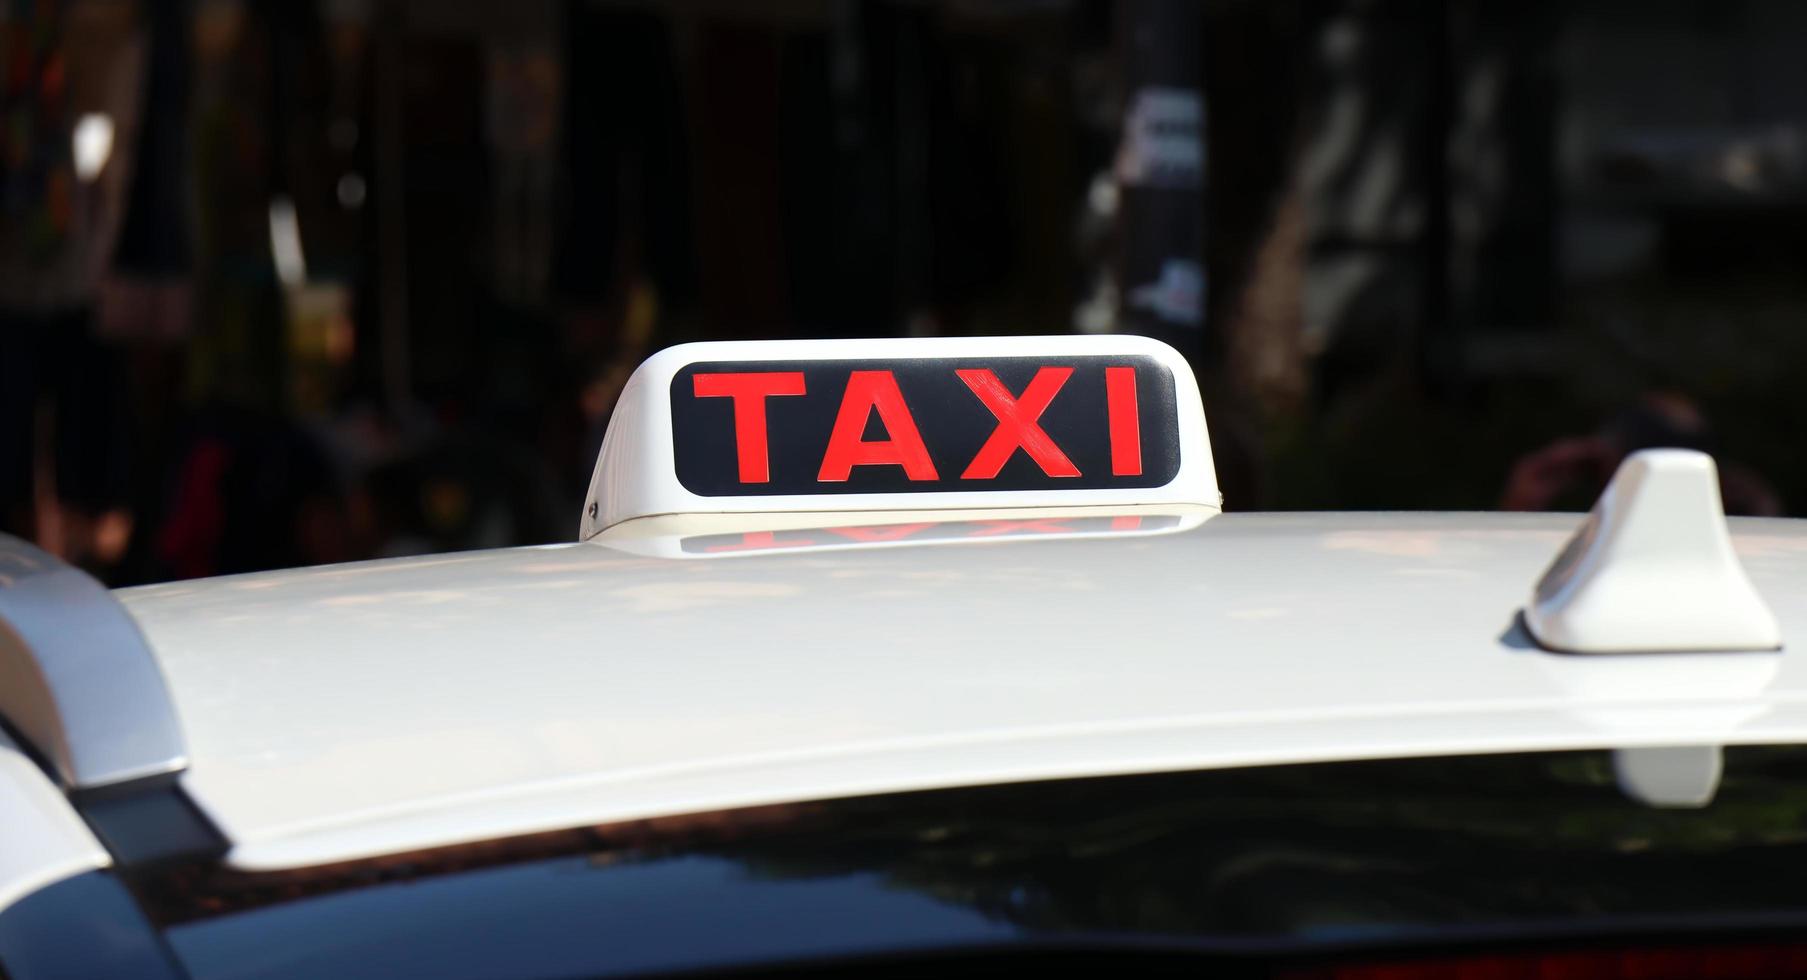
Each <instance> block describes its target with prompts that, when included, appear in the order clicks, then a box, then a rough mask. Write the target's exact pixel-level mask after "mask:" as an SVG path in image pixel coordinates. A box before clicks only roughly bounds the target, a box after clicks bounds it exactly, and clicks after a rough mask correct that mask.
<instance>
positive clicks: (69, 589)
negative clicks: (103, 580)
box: [0, 535, 188, 791]
mask: <svg viewBox="0 0 1807 980" xmlns="http://www.w3.org/2000/svg"><path fill="white" fill-rule="evenodd" d="M0 719H4V720H5V721H6V723H7V724H8V725H9V726H10V727H11V728H12V729H13V731H14V732H15V733H17V734H18V735H19V736H21V737H23V738H24V740H25V741H26V742H27V743H28V745H29V747H30V748H31V750H32V751H34V752H35V753H36V754H37V755H38V756H39V758H40V759H41V760H42V761H43V762H44V763H46V764H47V766H48V768H49V770H50V774H51V776H52V777H53V778H54V779H55V780H56V781H57V783H58V784H60V785H61V786H62V787H63V789H64V790H65V791H77V790H96V789H102V788H106V787H118V786H120V785H121V784H125V783H131V782H135V781H138V780H143V779H155V778H157V777H167V776H169V775H170V774H172V773H177V772H180V771H182V770H183V769H186V768H187V767H188V749H187V747H186V745H185V744H184V742H183V740H182V729H181V726H180V725H179V724H178V723H177V720H176V708H175V703H174V702H173V701H172V700H171V699H170V694H169V688H168V686H167V685H166V684H165V683H164V680H163V673H162V671H161V670H160V669H159V668H158V666H157V660H156V657H155V655H153V654H152V652H151V648H150V646H149V645H148V644H147V643H146V642H145V640H144V636H143V635H142V634H141V633H140V632H139V631H138V625H137V624H136V623H135V622H134V621H133V620H132V617H131V614H130V613H128V612H126V609H125V607H124V606H123V605H121V604H120V603H119V601H118V600H117V599H115V598H113V594H112V593H111V592H109V591H107V589H106V588H105V587H104V586H102V585H101V584H100V583H99V582H97V581H95V580H94V579H93V578H91V577H89V576H88V575H87V574H86V573H84V572H82V571H81V570H80V569H78V568H75V567H73V566H71V565H68V564H66V563H64V562H63V561H61V560H59V559H57V558H55V557H53V556H51V555H49V554H46V553H45V552H43V551H41V550H39V549H37V548H35V547H33V546H32V545H30V544H27V543H25V542H24V541H21V540H19V539H17V538H13V537H9V536H6V535H0Z"/></svg>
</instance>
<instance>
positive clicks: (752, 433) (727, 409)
mask: <svg viewBox="0 0 1807 980" xmlns="http://www.w3.org/2000/svg"><path fill="white" fill-rule="evenodd" d="M671 425H672V444H673V452H674V462H675V464H676V471H677V477H678V482H679V483H681V484H682V485H683V486H684V488H685V489H686V490H689V491H690V492H691V493H694V494H697V495H699V496H704V497H745V496H759V495H783V494H838V493H912V492H924V491H975V490H999V491H1017V490H1093V489H1110V488H1140V487H1159V486H1164V485H1166V484H1167V483H1169V482H1171V481H1172V480H1173V479H1174V477H1175V475H1176V474H1178V472H1179V469H1180V436H1179V429H1178V415H1177V409H1176V406H1175V396H1174V382H1173V374H1172V372H1171V371H1170V370H1169V369H1168V367H1167V366H1166V365H1164V364H1162V363H1160V362H1159V361H1158V360H1156V359H1155V358H1153V357H1149V356H1146V355H1140V354H1126V355H1082V356H1068V357H975V358H959V357H956V358H947V359H914V360H908V361H898V360H886V361H878V360H809V361H751V362H729V361H716V362H703V363H693V364H688V365H685V366H684V367H683V368H681V369H680V370H678V371H677V372H676V374H675V375H673V377H672V381H671Z"/></svg>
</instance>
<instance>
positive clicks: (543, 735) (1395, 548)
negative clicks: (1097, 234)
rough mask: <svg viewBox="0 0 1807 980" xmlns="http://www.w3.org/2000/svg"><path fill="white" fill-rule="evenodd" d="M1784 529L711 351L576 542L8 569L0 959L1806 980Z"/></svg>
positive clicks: (1116, 400)
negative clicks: (87, 570)
mask: <svg viewBox="0 0 1807 980" xmlns="http://www.w3.org/2000/svg"><path fill="white" fill-rule="evenodd" d="M1804 595H1807V524H1803V523H1801V522H1799V521H1789V520H1734V521H1730V522H1728V521H1727V520H1726V518H1725V517H1724V515H1723V513H1722V509H1721V507H1720V502H1719V492H1718V487H1717V484H1716V481H1715V478H1714V470H1713V464H1712V461H1711V460H1710V459H1709V458H1707V457H1705V456H1702V455H1700V454H1698V453H1692V452H1685V451H1679V450H1667V451H1665V450H1658V451H1650V452H1645V453H1641V454H1639V455H1636V456H1633V457H1632V458H1630V459H1629V460H1628V461H1627V462H1626V463H1625V464H1624V466H1623V467H1622V469H1621V470H1620V472H1619V474H1618V475H1617V476H1616V477H1615V478H1614V480H1613V482H1612V484H1611V486H1609V487H1608V489H1607V491H1606V493H1605V495H1604V496H1603V497H1602V498H1601V500H1600V502H1599V504H1598V506H1597V507H1596V508H1595V509H1594V511H1593V512H1592V513H1591V514H1590V515H1587V516H1586V517H1582V516H1579V515H1508V514H1441V513H1439V514H1237V513H1228V514H1226V513H1222V501H1221V499H1220V497H1219V493H1218V488H1217V482H1216V478H1215V473H1214V468H1213V465H1212V459H1211V447H1210V441H1209V438H1208V435H1207V429H1206V418H1205V413H1204V409H1203V407H1202V405H1201V402H1200V399H1199V395H1198V389H1197V385H1196V383H1195V382H1194V380H1193V377H1192V375H1191V373H1190V371H1189V370H1188V368H1187V366H1186V363H1185V361H1184V360H1183V359H1182V358H1180V357H1179V356H1178V355H1177V354H1176V353H1175V352H1173V351H1172V350H1171V349H1170V348H1167V347H1165V346H1163V345H1160V344H1158V343H1156V342H1153V341H1147V340H1142V339H1138V338H1127V337H1045V338H999V339H988V338H971V339H960V340H947V339H936V340H909V341H905V340H873V341H809V342H767V343H710V344H694V345H685V346H680V347H675V348H671V349H669V350H666V351H663V352H661V353H659V354H656V355H654V356H653V357H652V358H651V359H649V360H648V361H647V362H646V363H645V364H644V365H642V367H641V368H640V369H639V371H638V372H637V373H636V374H635V375H634V377H633V378H632V379H631V381H630V382H629V384H628V386H627V389H626V391H625V393H624V394H623V396H622V400H621V404H620V407H619V408H618V409H617V412H616V415H615V417H614V419H613V421H612V423H611V426H610V429H609V432H608V435H607V438H606V440H605V443H604V446H603V450H602V453H601V456H600V458H599V460H598V462H597V466H596V470H595V476H594V479H593V483H592V486H591V489H590V494H589V499H588V501H587V504H586V507H585V510H584V513H583V515H582V518H581V527H580V533H579V540H578V541H576V542H573V543H569V544H561V545H555V546H545V547H531V548H515V549H505V550H499V551H490V552H477V553H465V554H449V555H440V556H433V557H425V558H408V559H397V560H384V561H375V562H365V563H358V564H350V565H341V566H330V567H322V568H308V569H299V570H292V571H280V572H270V573H262V574H254V575H243V576H234V577H228V578H220V579H214V580H207V581H194V582H178V583H170V584H165V585H156V586H149V587H141V588H133V589H125V590H121V591H117V592H108V591H107V590H105V589H103V588H101V587H100V586H99V585H98V584H97V583H95V582H94V581H92V580H91V579H88V578H87V577H86V576H84V575H83V574H82V573H80V572H79V571H77V570H75V569H72V568H69V567H66V566H63V565H61V564H59V563H58V562H56V561H55V560H54V559H52V558H50V557H49V556H47V555H45V554H43V553H41V552H39V551H37V550H35V549H33V548H31V547H30V546H29V545H26V544H24V543H22V542H18V541H7V542H5V544H4V545H3V546H0V718H3V719H4V726H5V727H4V732H0V973H3V974H4V976H6V977H9V978H12V980H34V978H38V977H62V976H78V977H95V976H100V977H104V976H134V977H135V976H145V977H197V978H215V977H347V976H433V977H503V976H506V977H516V976H522V977H567V976H632V975H653V974H672V973H683V974H687V975H735V976H751V975H790V974H797V973H803V974H808V975H818V976H828V975H839V974H850V975H861V976H868V975H879V976H896V975H921V974H934V975H990V974H996V973H1017V972H1020V971H1023V970H1035V971H1040V972H1049V971H1052V972H1069V971H1070V972H1078V971H1081V970H1083V971H1086V972H1091V973H1105V974H1109V975H1118V974H1132V973H1150V974H1166V973H1175V974H1186V975H1198V974H1201V973H1202V974H1205V975H1218V974H1221V975H1228V976H1252V977H1297V978H1303V977H1339V978H1351V980H1353V978H1435V977H1464V978H1468V977H1476V978H1478V977H1591V976H1606V977H1640V978H1682V977H1688V978H1693V977H1719V978H1727V977H1768V976H1792V975H1807V933H1804V932H1803V931H1802V930H1803V927H1804V926H1807V898H1803V895H1802V889H1801V887H1800V882H1801V881H1803V880H1807V875H1804V874H1803V872H1807V751H1804V750H1803V745H1807V667H1803V666H1802V665H1801V664H1799V663H1797V662H1796V661H1795V660H1794V658H1792V657H1791V656H1790V655H1789V654H1788V652H1787V647H1786V645H1785V642H1784V641H1785V638H1786V637H1788V636H1797V637H1798V636H1802V635H1807V600H1804V599H1803V596H1804Z"/></svg>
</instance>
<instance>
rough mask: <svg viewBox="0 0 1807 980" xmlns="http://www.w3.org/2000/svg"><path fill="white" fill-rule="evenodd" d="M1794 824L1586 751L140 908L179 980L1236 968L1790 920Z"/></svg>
mask: <svg viewBox="0 0 1807 980" xmlns="http://www.w3.org/2000/svg"><path fill="white" fill-rule="evenodd" d="M1804 816H1807V752H1803V751H1802V750H1799V749H1793V748H1786V749H1782V748H1742V749H1729V750H1727V753H1726V772H1725V777H1724V780H1723V782H1722V784H1721V786H1720V789H1719V792H1718V795H1717V797H1716V799H1715V800H1714V802H1713V803H1712V804H1711V805H1710V806H1707V807H1704V808H1700V809H1654V808H1651V807H1648V806H1645V805H1642V804H1639V803H1636V802H1633V801H1631V800H1629V799H1628V798H1627V797H1626V796H1624V795H1623V794H1622V793H1621V792H1620V790H1619V789H1618V787H1617V785H1616V783H1615V780H1614V777H1613V770H1612V759H1611V755H1610V753H1605V752H1583V753H1556V754H1535V755H1511V756H1483V757H1464V758H1442V759H1421V760H1390V761H1375V762H1359V763H1334V764H1318V765H1300V766H1283V767H1268V768H1256V769H1242V770H1229V771H1218V772H1201V773H1184V774H1166V775H1151V776H1137V777H1123V778H1111V779H1088V780H1075V781H1066V782H1050V783H1035V784H1023V785H1013V786H994V787H982V788H974V789H962V790H946V791H936V792H925V793H914V794H907V795H895V796H885V797H871V798H863V799H854V800H842V801H833V802H829V803H820V804H805V805H800V806H795V807H768V808H762V809H760V810H757V811H746V812H745V818H744V819H742V818H741V817H739V816H737V815H736V814H733V813H728V814H712V815H708V816H706V817H701V818H679V819H676V820H673V821H668V822H659V823H655V824H650V825H635V826H634V827H632V828H597V829H595V830H592V831H586V832H584V833H577V834H571V835H566V836H563V837H560V836H556V835H555V836H553V837H549V838H546V839H543V840H540V841H539V842H537V843H535V844H534V845H533V849H534V851H535V852H534V853H533V855H532V856H531V857H530V858H527V859H518V858H515V857H511V856H510V855H509V852H508V850H507V848H506V847H498V846H494V845H488V846H487V847H488V849H487V850H484V851H483V852H482V855H481V856H480V857H479V858H478V859H475V860H473V859H471V858H470V857H469V855H465V856H462V857H460V856H455V855H453V852H447V854H446V855H432V854H428V855H420V856H418V857H416V858H411V859H409V860H408V861H405V862H395V861H390V862H387V863H376V864H373V865H371V866H368V867H365V868H362V869H359V868H351V869H338V870H335V871H333V872H330V873H324V874H321V875H317V876H312V877H310V876H309V875H306V874H303V875H299V876H296V875H288V876H277V877H276V878H272V877H270V876H264V877H263V878H261V879H260V878H259V877H258V876H237V877H232V876H222V875H219V874H214V875H211V876H209V875H205V874H202V875H198V876H197V875H194V874H192V873H190V874H189V875H188V876H187V877H180V878H179V879H172V880H171V881H170V882H166V883H165V885H164V890H163V891H162V892H158V891H157V890H156V889H152V891H151V893H152V894H153V895H157V896H160V897H159V898H158V899H157V900H158V902H159V903H160V904H161V914H163V916H164V917H165V919H166V920H167V921H169V922H170V923H172V924H171V926H170V928H169V931H168V934H169V937H170V939H171V941H172V943H173V945H174V947H175V949H176V950H177V952H178V954H179V955H180V957H181V958H182V959H183V960H184V961H185V962H186V963H187V965H188V966H189V967H190V968H191V969H192V970H193V971H194V972H195V973H196V974H197V975H198V976H202V977H211V976H300V975H327V974H331V975H361V974H391V973H395V972H398V971H401V970H404V969H408V970H415V971H420V970H425V971H428V972H430V973H432V974H433V975H440V976H500V975H511V976H515V975H526V976H560V975H584V974H609V973H631V972H636V971H644V970H655V969H674V968H699V967H720V966H736V965H741V966H744V965H748V964H758V963H771V962H780V961H786V960H792V959H797V958H807V957H813V956H824V955H859V954H866V953H880V952H898V951H908V950H922V949H930V948H937V947H948V946H965V947H984V946H993V945H1005V946H1008V945H1012V944H1036V943H1047V942H1051V941H1052V942H1064V941H1079V940H1083V941H1085V942H1113V943H1114V942H1127V943H1132V944H1171V943H1181V944H1195V945H1196V946H1197V948H1198V949H1200V950H1202V951H1207V952H1210V951H1216V952H1220V953H1231V954H1236V955H1239V956H1245V957H1246V956H1249V955H1257V954H1261V955H1265V954H1268V953H1274V954H1276V955H1278V954H1290V953H1304V952H1309V951H1320V950H1324V949H1332V948H1340V947H1346V946H1349V945H1351V944H1381V945H1383V946H1386V945H1398V946H1401V947H1406V946H1410V945H1412V944H1422V943H1424V942H1427V941H1431V942H1443V941H1449V940H1452V939H1461V938H1464V937H1491V938H1494V939H1500V938H1513V937H1520V938H1522V937H1528V936H1547V935H1550V934H1564V935H1577V934H1581V935H1586V934H1590V933H1608V932H1619V931H1623V930H1635V929H1638V928H1650V927H1657V928H1661V929H1663V930H1666V931H1673V930H1678V929H1680V930H1685V929H1688V928H1705V929H1719V928H1732V927H1742V926H1751V925H1765V924H1767V925H1772V926H1773V925H1777V924H1784V923H1790V922H1794V921H1796V920H1795V917H1796V916H1797V915H1798V914H1800V913H1802V912H1803V911H1807V899H1804V898H1803V897H1802V892H1801V889H1800V886H1799V882H1800V881H1802V880H1807V846H1804V845H1803V841H1804V840H1807V819H1804ZM649 828H653V829H652V830H650V831H649ZM547 841H551V842H552V843H551V844H548V843H547ZM561 842H562V843H561ZM273 882H277V883H278V884H273ZM1803 918H1804V919H1807V917H1803Z"/></svg>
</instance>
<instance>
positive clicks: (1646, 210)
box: [0, 0, 1807, 584]
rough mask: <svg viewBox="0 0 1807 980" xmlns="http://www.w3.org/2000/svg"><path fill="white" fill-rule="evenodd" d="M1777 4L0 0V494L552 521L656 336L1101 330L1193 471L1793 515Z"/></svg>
mask: <svg viewBox="0 0 1807 980" xmlns="http://www.w3.org/2000/svg"><path fill="white" fill-rule="evenodd" d="M1804 51H1807V4H1804V3H1798V2H1794V0H1635V2H1634V0H1574V2H1564V3H1558V2H1554V0H1447V2H1439V0H1204V2H1200V3H1191V2H1185V0H1131V2H1125V3H1120V4H1112V3H1103V2H1087V0H942V2H926V0H924V2H899V0H783V2H770V3H757V4H755V3H740V2H733V0H672V2H664V3H657V2H602V0H509V2H478V0H314V2H291V3H278V2H257V0H157V2H148V0H146V2H128V0H85V2H84V0H61V2H50V0H0V528H3V529H4V530H7V531H10V532H12V533H17V534H22V535H24V536H26V537H29V538H32V539H34V540H37V541H38V542H39V543H40V544H42V545H43V546H45V547H47V548H50V549H51V550H54V551H56V552H59V553H61V554H63V555H65V556H68V557H69V558H71V559H72V560H76V561H79V562H81V563H83V564H84V565H86V566H87V567H89V568H91V569H92V570H94V571H95V572H97V573H98V574H100V575H101V576H102V577H103V578H105V579H106V580H108V581H109V582H112V583H114V584H130V583H135V582H145V581H156V580H161V579H168V578H179V577H188V576H197V575H206V574H217V573H226V572H236V571H247V570H253V569H260V568H271V567H281V566H287V565H295V564H305V563H316V562H326V561H338V560H347V559H354V558H363V557H372V556H380V555H398V554H409V553H418V552H424V551H437V550H447V549H457V548H470V547H484V546H494V545H506V544H517V543H534V542H546V541H557V540H569V539H571V538H572V537H573V536H574V534H575V529H576V526H577V523H578V510H579V506H580V503H581V499H582V494H583V491H584V488H585V487H586V485H587V481H588V474H589V468H590V466H591V465H592V463H593V461H594V459H595V453H596V450H597V447H598V445H599V443H600V440H601V434H602V431H603V429H604V427H605V426H606V424H607V421H608V416H609V412H610V410H611V408H612V405H613V402H614V398H615V395H616V393H617V391H618V390H619V388H620V386H621V384H622V382H623V381H624V380H625V379H626V376H627V374H628V373H629V372H630V371H631V370H632V369H633V367H634V366H635V365H636V364H637V363H638V362H639V361H640V360H641V359H642V358H643V357H645V356H646V355H647V354H648V353H650V352H652V351H653V350H656V349H657V348H659V347H661V346H664V345H667V344H671V343H676V342H680V341H685V340H696V339H709V338H740V339H750V338H768V337H771V338H777V337H836V336H892V335H964V334H1013V333H1049V332H1068V331H1087V332H1113V331H1119V332H1134V333H1146V334H1151V335H1153V336H1157V337H1160V338H1161V339H1163V340H1166V341H1168V342H1170V343H1172V344H1174V345H1176V346H1177V347H1179V348H1180V349H1181V350H1182V351H1184V352H1185V353H1186V355H1187V356H1188V357H1190V358H1191V359H1192V360H1193V362H1194V365H1195V367H1196V369H1197V371H1198V374H1199V377H1200V379H1201V383H1202V384H1203V386H1204V389H1205V396H1206V407H1207V411H1208V413H1209V415H1210V422H1211V426H1212V437H1213V441H1214V444H1215V446H1216V449H1217V455H1218V466H1219V469H1220V471H1221V479H1222V482H1223V484H1224V489H1225V492H1226V495H1227V506H1228V508H1229V509H1232V510H1254V509H1289V508H1311V509H1329V508H1354V509H1367V508H1440V509H1454V508H1473V509H1488V508H1494V507H1508V508H1519V509H1546V508H1555V509H1563V508H1580V507H1585V506H1586V505H1587V504H1588V502H1589V500H1591V498H1592V495H1593V494H1594V493H1595V492H1596V491H1597V490H1598V489H1599V486H1600V484H1601V483H1602V481H1603V480H1604V478H1605V476H1606V474H1608V473H1610V471H1611V467H1612V465H1613V464H1614V463H1615V462H1616V460H1617V459H1618V458H1619V456H1621V455H1622V454H1623V453H1624V452H1626V451H1629V450H1630V449H1633V448H1637V447H1640V446H1646V445H1689V446H1698V447H1701V448H1705V449H1708V450H1710V451H1712V452H1714V453H1715V454H1716V455H1718V457H1719V458H1720V461H1721V466H1722V475H1723V477H1724V491H1725V496H1726V499H1727V503H1728V506H1729V507H1730V508H1731V509H1733V510H1734V511H1737V512H1741V513H1753V514H1781V513H1790V512H1798V511H1794V510H1792V509H1793V508H1800V507H1804V506H1807V455H1804V454H1802V453H1799V452H1796V451H1795V446H1796V442H1797V439H1798V434H1799V433H1802V432H1807V404H1804V403H1803V399H1801V398H1800V397H1798V396H1797V392H1796V389H1795V386H1794V380H1795V371H1797V370H1799V369H1800V368H1801V367H1802V366H1804V365H1807V361H1804V360H1803V355H1804V354H1807V275H1804V273H1807V220H1804V219H1807V56H1804V54H1803V52H1804Z"/></svg>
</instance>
